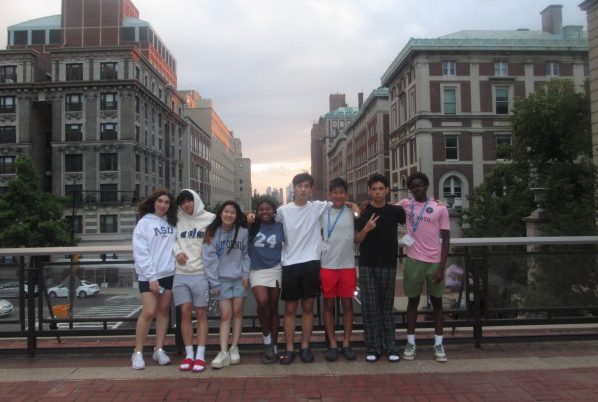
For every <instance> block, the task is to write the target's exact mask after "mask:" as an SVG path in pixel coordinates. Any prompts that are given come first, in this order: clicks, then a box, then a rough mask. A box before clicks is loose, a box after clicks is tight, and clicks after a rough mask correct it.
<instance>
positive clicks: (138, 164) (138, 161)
mask: <svg viewBox="0 0 598 402" xmlns="http://www.w3.org/2000/svg"><path fill="white" fill-rule="evenodd" d="M135 171H136V172H140V171H141V156H139V155H135Z"/></svg>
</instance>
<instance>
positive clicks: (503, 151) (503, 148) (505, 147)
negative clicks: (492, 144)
mask: <svg viewBox="0 0 598 402" xmlns="http://www.w3.org/2000/svg"><path fill="white" fill-rule="evenodd" d="M510 158H511V135H510V134H498V135H497V136H496V159H510Z"/></svg>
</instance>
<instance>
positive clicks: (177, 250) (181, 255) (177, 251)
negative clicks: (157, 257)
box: [172, 225, 189, 265]
mask: <svg viewBox="0 0 598 402" xmlns="http://www.w3.org/2000/svg"><path fill="white" fill-rule="evenodd" d="M180 230H181V228H180V227H179V225H177V228H176V240H175V242H174V248H173V249H172V253H173V254H174V258H175V259H176V262H178V263H179V264H180V265H185V264H187V261H188V260H189V256H188V255H187V254H186V253H185V252H184V251H183V248H182V247H181V244H180V238H181V237H180V236H179V232H180Z"/></svg>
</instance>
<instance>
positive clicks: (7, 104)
mask: <svg viewBox="0 0 598 402" xmlns="http://www.w3.org/2000/svg"><path fill="white" fill-rule="evenodd" d="M15 111H16V107H15V97H14V96H0V113H14V112H15Z"/></svg>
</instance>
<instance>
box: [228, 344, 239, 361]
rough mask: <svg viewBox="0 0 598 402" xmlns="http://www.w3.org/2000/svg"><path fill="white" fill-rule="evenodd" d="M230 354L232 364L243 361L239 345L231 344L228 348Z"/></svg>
mask: <svg viewBox="0 0 598 402" xmlns="http://www.w3.org/2000/svg"><path fill="white" fill-rule="evenodd" d="M228 353H229V355H230V364H239V363H241V355H240V354H239V347H238V346H231V347H230V349H229V350H228Z"/></svg>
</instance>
